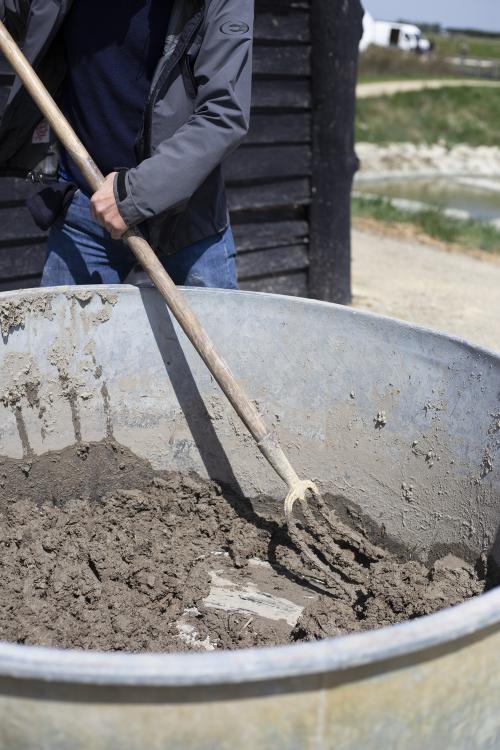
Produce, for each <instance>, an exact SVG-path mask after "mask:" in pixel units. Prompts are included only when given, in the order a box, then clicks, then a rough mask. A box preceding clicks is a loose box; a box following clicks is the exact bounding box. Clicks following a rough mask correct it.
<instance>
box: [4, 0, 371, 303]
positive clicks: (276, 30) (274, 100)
mask: <svg viewBox="0 0 500 750" xmlns="http://www.w3.org/2000/svg"><path fill="white" fill-rule="evenodd" d="M315 2H316V4H317V5H318V9H319V10H320V12H323V11H322V10H321V7H320V6H321V0H256V24H255V48H254V87H253V113H252V125H251V131H250V133H249V135H248V137H247V139H246V142H245V143H244V145H243V146H242V147H240V149H239V150H238V151H237V152H236V153H235V154H233V155H232V156H231V157H230V158H229V159H228V161H227V163H226V165H225V173H226V180H227V185H228V193H229V202H230V210H231V217H232V222H233V229H234V234H235V238H236V242H237V246H238V273H239V279H240V286H241V287H242V288H243V289H251V290H257V291H271V292H278V293H283V294H292V295H300V296H307V295H308V293H309V291H310V278H311V273H310V268H309V264H310V257H311V254H310V251H309V240H310V238H311V236H312V237H314V236H320V237H322V239H321V248H320V251H319V252H318V249H317V248H316V250H315V251H314V253H313V255H314V259H315V262H316V263H318V264H321V263H322V262H323V259H322V256H323V258H324V254H325V253H329V252H330V250H329V247H328V244H329V243H328V242H327V243H326V246H325V245H324V239H323V238H324V232H323V233H321V232H320V233H319V235H318V234H317V233H316V234H315V232H314V231H313V229H314V227H312V226H311V215H312V212H311V211H310V206H311V203H314V201H315V200H317V198H318V195H317V193H318V191H319V192H320V193H321V190H322V187H321V179H320V180H319V181H318V185H317V187H316V188H315V189H313V188H312V187H311V184H312V183H311V178H314V175H312V173H311V170H312V163H313V154H312V140H313V109H314V102H313V99H312V95H313V90H314V87H313V85H312V78H311V70H312V62H311V58H312V45H311V28H315V24H314V23H311V9H313V11H314V3H315ZM329 2H330V3H331V5H329V6H327V7H328V11H327V14H328V15H329V17H330V19H329V20H330V22H331V20H332V18H333V19H336V18H337V17H338V18H340V16H341V15H342V12H344V15H345V8H348V7H349V5H350V6H351V7H352V4H353V3H354V4H356V5H358V6H359V0H349V3H347V5H346V3H345V2H344V0H329ZM359 7H360V6H359ZM342 9H344V11H343V10H342ZM327 20H328V19H325V24H326V22H327ZM316 28H317V29H318V28H319V33H320V34H321V33H322V31H321V29H322V26H321V24H319V27H318V24H316ZM326 28H327V26H325V30H326ZM317 33H318V32H317ZM356 33H357V32H356ZM328 39H329V37H328V38H326V40H324V44H323V46H324V45H325V44H326V45H328V44H329V41H328ZM344 47H345V45H344ZM353 50H354V52H353V53H352V54H354V55H356V54H357V42H355V46H354V47H353ZM343 54H346V52H345V49H344V50H343ZM316 68H318V65H316ZM353 75H354V78H353ZM350 79H352V81H351V83H350V84H348V85H350V86H351V89H352V92H351V98H353V96H354V94H353V91H354V83H355V71H354V74H353V72H352V70H351V73H350ZM9 81H10V75H9V73H8V71H7V69H6V67H5V65H4V66H3V67H1V66H0V108H1V106H2V102H3V100H4V99H5V96H6V91H7V86H8V84H9ZM317 88H318V87H317ZM344 89H345V84H344ZM319 90H320V92H321V91H322V92H323V95H324V93H325V90H326V91H327V92H328V91H330V92H331V90H332V82H330V83H328V85H327V86H326V89H325V86H324V85H323V83H322V84H321V86H319ZM347 95H348V96H349V95H350V94H349V91H347ZM321 107H322V105H321V101H319V111H321ZM346 127H347V129H348V130H349V127H350V128H351V130H352V123H351V124H349V122H348V121H347V122H346ZM351 141H352V138H351V140H350V141H349V139H347V141H346V142H347V146H346V148H347V150H349V149H350V150H351V151H352V145H349V143H350V142H351ZM346 156H347V154H346ZM349 156H351V157H352V154H349ZM337 161H338V155H337ZM321 164H322V165H323V167H324V158H323V157H322V158H321ZM313 182H314V179H313ZM33 189H34V188H33V186H32V185H30V184H28V183H26V182H24V181H22V180H11V179H2V180H0V290H7V289H15V288H20V287H32V286H37V285H38V281H39V277H40V271H41V267H42V264H43V258H44V236H43V233H42V232H40V230H38V229H37V228H36V226H35V225H34V224H33V222H32V220H31V218H30V216H29V214H28V212H27V210H26V208H25V207H24V200H25V198H26V196H27V195H28V194H29V193H30V192H31V191H33ZM319 197H321V196H319ZM328 210H329V211H331V210H332V207H331V205H330V206H329V207H328ZM316 214H318V212H316ZM327 218H328V217H327ZM347 218H348V217H347ZM322 220H323V219H322V217H321V212H320V215H319V218H317V219H315V220H314V221H316V222H319V223H320V224H321V222H322ZM325 227H326V228H327V227H328V221H327V222H326V224H325ZM347 231H348V228H347ZM344 233H345V232H344ZM347 245H348V240H347ZM342 252H343V253H344V254H345V252H347V253H349V247H348V246H346V242H345V241H344V245H343V247H342ZM347 262H348V260H347ZM315 277H316V279H318V277H319V279H320V283H319V286H318V283H317V281H316V282H315V289H314V292H313V293H314V296H317V297H323V298H330V299H335V292H333V293H332V292H331V291H330V289H329V288H328V291H327V293H325V294H323V293H322V289H321V274H318V273H316V276H315ZM325 288H327V287H325ZM347 296H348V295H347ZM341 297H342V294H341V295H340V296H338V297H337V301H342V302H345V301H348V299H347V298H345V295H344V298H341Z"/></svg>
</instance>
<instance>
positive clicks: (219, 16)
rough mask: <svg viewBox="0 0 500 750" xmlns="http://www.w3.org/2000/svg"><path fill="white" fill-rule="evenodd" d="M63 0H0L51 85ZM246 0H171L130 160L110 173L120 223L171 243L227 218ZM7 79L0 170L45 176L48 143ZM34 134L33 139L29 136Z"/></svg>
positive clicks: (239, 116) (28, 104)
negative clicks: (227, 171)
mask: <svg viewBox="0 0 500 750" xmlns="http://www.w3.org/2000/svg"><path fill="white" fill-rule="evenodd" d="M71 2H72V0H0V17H1V18H2V20H4V21H5V23H6V25H7V27H8V28H9V30H10V31H11V33H12V34H13V35H14V36H15V37H16V39H18V40H19V41H20V42H22V45H23V51H24V53H25V55H26V56H27V58H28V59H29V60H30V62H31V63H32V64H33V65H34V67H35V69H36V70H37V72H38V74H39V75H40V77H41V78H42V80H43V81H44V83H45V85H46V86H47V88H48V89H49V91H50V92H51V94H52V95H53V96H54V97H55V98H56V100H57V98H58V94H59V91H60V88H61V84H62V82H63V80H64V76H65V63H64V57H63V52H62V44H61V41H60V39H59V38H58V34H57V32H58V31H59V29H60V28H61V24H62V23H63V21H64V19H65V17H66V15H67V13H68V11H69V9H70V6H71ZM253 4H254V3H253V0H175V2H174V8H173V11H172V16H171V19H170V24H169V29H168V33H167V38H166V40H165V48H164V53H163V56H162V58H161V60H160V62H159V64H158V67H157V69H156V72H155V75H154V79H153V83H152V86H151V91H150V95H149V99H148V102H147V104H146V108H145V111H144V119H143V127H142V132H141V133H139V134H138V137H137V141H136V153H137V158H138V166H137V167H135V168H133V169H129V170H126V171H124V172H120V173H119V175H118V177H117V178H116V179H115V196H116V199H117V203H118V208H119V211H120V213H121V215H122V217H123V219H124V220H125V222H126V223H127V225H128V226H131V227H132V226H135V225H137V224H141V223H142V222H144V221H147V227H148V230H149V237H150V240H151V243H152V244H153V246H154V247H155V248H156V249H158V250H160V251H162V252H167V253H171V252H175V251H177V250H179V249H181V248H183V247H186V246H187V245H190V244H193V243H194V242H197V241H198V240H201V239H204V238H205V237H208V236H210V235H212V234H215V233H217V232H219V231H221V230H222V229H224V228H225V227H226V226H227V222H228V219H227V206H226V198H225V190H224V183H223V177H222V170H221V164H222V162H223V160H224V159H225V158H226V157H227V156H228V154H230V153H231V152H232V151H233V150H234V149H235V148H236V147H237V146H238V144H239V143H240V141H241V140H242V138H243V137H244V135H245V134H246V132H247V131H248V125H249V115H250V97H251V68H252V31H253ZM40 119H41V115H40V113H39V111H38V110H37V108H36V106H35V105H34V104H33V103H32V101H31V98H30V97H29V95H28V94H27V92H26V91H25V89H24V88H23V87H22V85H21V83H20V82H19V80H18V79H17V78H16V79H15V81H14V84H13V86H12V89H11V92H10V96H9V99H8V102H7V105H6V108H5V110H4V114H3V117H2V120H1V122H0V173H2V174H11V175H20V176H21V175H22V176H26V175H27V173H29V172H32V173H33V172H34V173H43V174H44V175H47V174H52V175H54V173H55V170H56V167H57V146H56V144H54V143H50V142H49V143H39V142H36V141H40V140H42V139H41V138H37V137H34V136H33V134H34V132H35V129H36V127H37V125H38V124H39V122H40ZM38 132H39V129H38V130H37V133H38ZM33 141H35V143H34V142H33Z"/></svg>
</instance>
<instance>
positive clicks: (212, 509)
mask: <svg viewBox="0 0 500 750" xmlns="http://www.w3.org/2000/svg"><path fill="white" fill-rule="evenodd" d="M261 500H262V502H261V503H260V504H259V503H257V504H255V503H254V505H253V506H252V505H251V504H250V503H249V501H247V500H245V499H244V498H241V497H238V496H237V495H236V494H235V493H233V492H232V491H230V490H228V489H227V488H221V487H220V486H219V485H218V484H216V483H215V482H210V481H206V480H203V479H200V478H199V477H196V476H194V475H192V476H186V475H182V476H181V475H179V474H161V475H159V474H157V473H156V474H155V473H154V472H153V471H152V470H151V469H149V468H148V467H147V466H146V465H139V464H138V463H137V459H136V458H135V457H134V456H133V455H132V454H129V453H128V452H127V451H126V450H125V449H123V448H121V447H120V446H117V445H116V444H113V443H108V444H106V445H99V446H92V445H90V446H85V445H80V446H78V447H77V448H74V447H73V448H71V449H68V450H67V451H66V452H65V454H64V456H63V457H62V456H61V455H60V454H57V455H53V456H50V455H47V456H45V457H43V460H41V462H40V460H38V461H34V462H33V464H32V466H29V467H28V466H26V464H23V463H22V462H19V464H16V463H15V462H14V463H13V462H9V463H8V464H4V465H2V463H1V462H0V601H1V602H2V607H1V608H0V640H6V641H12V642H17V643H26V644H39V645H45V646H57V647H76V648H83V649H103V650H132V651H166V650H169V651H170V650H175V651H186V650H214V649H221V648H229V649H233V648H241V647H245V646H257V645H270V644H280V643H290V642H296V641H302V640H312V639H318V638H324V637H328V636H335V635H339V634H342V633H348V632H353V631H360V630H366V629H370V628H376V627H380V626H383V625H389V624H392V623H397V622H402V621H404V620H408V619H413V618H416V617H420V616H422V615H425V614H428V613H431V612H435V611H437V610H439V609H442V608H443V607H446V606H450V605H454V604H457V603H459V602H461V601H464V600H465V599H467V598H468V597H471V596H474V595H476V594H479V593H481V592H482V591H483V590H484V588H485V580H484V570H483V569H482V566H481V564H478V565H472V564H470V563H467V562H465V561H463V560H460V559H459V558H457V557H455V556H452V555H448V556H446V557H444V558H442V559H439V560H437V561H435V562H434V563H433V564H432V565H431V566H430V567H425V566H424V565H422V564H421V563H420V562H418V561H416V560H408V559H406V560H404V559H402V558H401V557H400V556H396V555H395V554H394V553H393V552H389V551H387V550H386V549H383V548H382V547H380V546H378V545H376V544H374V543H373V541H371V540H369V539H368V538H367V535H366V534H364V533H362V532H360V531H359V530H354V529H351V528H349V526H348V525H346V524H345V523H343V522H340V520H339V519H338V518H336V517H335V518H334V528H333V530H330V531H328V533H327V534H326V535H325V536H324V538H323V539H321V540H318V539H315V538H314V537H310V536H307V540H308V543H310V544H312V545H316V546H317V547H318V549H322V550H323V551H324V552H325V558H326V559H327V560H328V561H329V562H330V563H331V564H332V571H335V574H334V575H333V576H332V577H331V578H329V579H328V580H327V581H325V580H322V576H321V573H319V572H318V571H317V570H316V569H315V568H314V567H313V566H311V565H310V564H309V563H308V561H307V560H306V559H303V557H302V556H301V555H300V553H299V551H298V550H297V549H296V548H295V547H294V545H293V543H292V542H291V540H290V537H289V536H288V534H287V531H286V528H285V527H284V526H283V522H282V521H283V519H282V515H281V504H280V503H278V502H274V503H273V502H271V501H270V500H269V499H266V498H264V499H261ZM254 507H258V511H255V510H254Z"/></svg>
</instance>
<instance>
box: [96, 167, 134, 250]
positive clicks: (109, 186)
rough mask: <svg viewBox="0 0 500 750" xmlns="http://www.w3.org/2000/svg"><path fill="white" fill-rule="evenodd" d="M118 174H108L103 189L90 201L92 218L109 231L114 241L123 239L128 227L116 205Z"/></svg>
mask: <svg viewBox="0 0 500 750" xmlns="http://www.w3.org/2000/svg"><path fill="white" fill-rule="evenodd" d="M116 174H117V172H111V173H110V174H108V176H107V177H106V179H105V180H104V182H103V183H102V185H101V187H100V188H99V190H97V192H95V193H94V195H93V196H92V198H91V199H90V206H91V211H92V217H93V218H94V220H95V221H97V222H98V223H99V224H100V225H101V226H103V227H104V228H105V229H107V230H108V232H109V233H110V235H111V237H112V238H113V239H114V240H119V239H121V238H122V236H123V235H124V233H125V232H126V231H127V229H128V227H127V225H126V224H125V222H124V221H123V219H122V217H121V214H120V212H119V211H118V206H117V205H116V200H115V193H114V189H113V186H114V182H115V177H116Z"/></svg>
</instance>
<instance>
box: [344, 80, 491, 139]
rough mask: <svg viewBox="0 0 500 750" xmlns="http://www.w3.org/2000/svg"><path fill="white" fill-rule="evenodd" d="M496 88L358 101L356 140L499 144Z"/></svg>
mask: <svg viewBox="0 0 500 750" xmlns="http://www.w3.org/2000/svg"><path fill="white" fill-rule="evenodd" d="M499 122H500V88H499V89H498V90H497V89H495V88H488V87H486V86H485V87H482V86H480V87H472V86H471V87H467V86H460V87H456V88H451V87H450V88H442V89H436V90H433V91H432V90H429V91H425V90H424V91H416V92H405V93H399V94H394V95H393V96H390V97H389V96H382V97H377V98H368V99H359V100H358V102H357V117H356V139H357V140H358V141H369V142H370V143H394V142H411V143H436V142H437V141H439V140H443V141H444V142H445V143H446V144H447V145H449V146H452V145H454V144H457V143H467V144H469V145H471V146H500V128H499Z"/></svg>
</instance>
